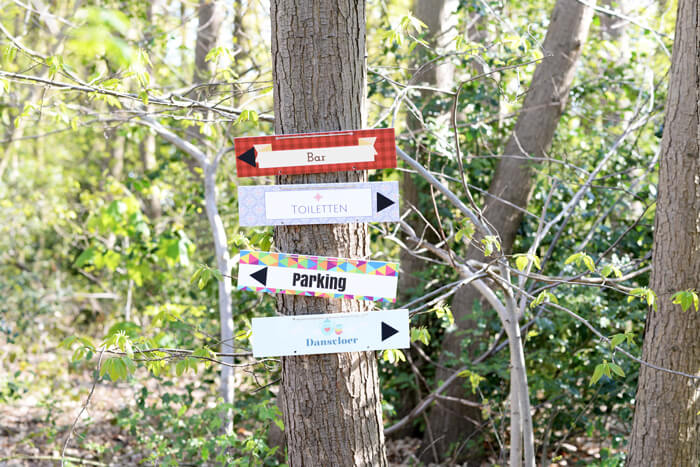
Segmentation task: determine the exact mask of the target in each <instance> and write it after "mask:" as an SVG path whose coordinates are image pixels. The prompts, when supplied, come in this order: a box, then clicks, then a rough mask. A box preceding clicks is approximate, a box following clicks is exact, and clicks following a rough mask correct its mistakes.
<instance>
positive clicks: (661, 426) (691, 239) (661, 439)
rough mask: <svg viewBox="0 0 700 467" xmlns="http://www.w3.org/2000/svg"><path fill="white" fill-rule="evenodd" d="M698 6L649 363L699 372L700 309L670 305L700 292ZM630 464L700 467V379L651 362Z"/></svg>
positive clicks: (666, 194) (660, 240) (669, 169)
mask: <svg viewBox="0 0 700 467" xmlns="http://www.w3.org/2000/svg"><path fill="white" fill-rule="evenodd" d="M698 41H700V11H699V6H698V0H680V2H679V5H678V17H677V20H676V38H675V42H674V45H673V59H672V62H673V63H672V65H671V76H670V86H669V94H668V101H667V103H666V122H665V125H664V135H663V140H662V143H661V146H662V149H661V162H660V167H659V188H658V192H659V195H658V199H657V203H656V220H655V223H654V256H653V260H652V261H653V272H652V277H651V288H652V290H654V291H655V292H656V294H657V295H658V310H657V311H654V310H649V312H648V315H647V321H646V330H645V335H644V347H643V358H644V360H645V361H647V362H649V363H652V364H655V365H658V366H662V367H665V368H670V369H673V370H677V371H683V372H685V373H690V374H695V375H699V376H700V312H696V311H695V310H693V309H691V310H688V311H686V312H683V311H682V310H681V307H680V305H674V304H673V303H671V295H672V294H673V293H675V292H678V291H682V290H688V289H695V291H700V151H699V150H698V142H699V141H700V125H699V124H698V110H699V109H698V98H699V97H700V84H699V83H698V76H700V74H699V73H700V48H699V42H698ZM627 465H628V466H634V467H636V466H645V467H656V466H659V467H661V466H669V465H673V466H678V467H697V466H698V465H700V383H698V381H697V380H696V381H690V380H688V379H687V378H683V377H680V376H675V375H671V374H668V373H664V372H660V371H657V370H654V369H652V368H648V367H646V366H642V367H641V369H640V371H639V385H638V388H637V400H636V406H635V415H634V426H633V428H632V434H631V438H630V448H629V457H628V461H627Z"/></svg>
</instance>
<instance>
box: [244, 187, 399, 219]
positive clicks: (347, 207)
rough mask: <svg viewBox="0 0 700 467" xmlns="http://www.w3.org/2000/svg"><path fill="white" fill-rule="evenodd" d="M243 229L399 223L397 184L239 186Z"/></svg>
mask: <svg viewBox="0 0 700 467" xmlns="http://www.w3.org/2000/svg"><path fill="white" fill-rule="evenodd" d="M238 212H239V221H240V225H241V226H247V227H250V226H258V225H301V224H348V223H352V222H397V221H398V220H399V184H398V182H368V183H317V184H309V185H253V186H239V187H238Z"/></svg>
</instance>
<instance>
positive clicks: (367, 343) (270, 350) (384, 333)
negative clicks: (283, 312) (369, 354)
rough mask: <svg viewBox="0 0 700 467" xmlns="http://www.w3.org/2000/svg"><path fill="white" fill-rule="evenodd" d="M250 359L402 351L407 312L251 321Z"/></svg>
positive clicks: (406, 333)
mask: <svg viewBox="0 0 700 467" xmlns="http://www.w3.org/2000/svg"><path fill="white" fill-rule="evenodd" d="M251 339H252V342H253V356H254V357H280V356H289V355H311V354H327V353H340V352H362V351H368V350H385V349H405V348H408V347H409V346H410V345H411V343H410V334H409V329H408V310H378V311H366V312H360V313H329V314H321V315H298V316H275V317H272V318H253V334H252V337H251Z"/></svg>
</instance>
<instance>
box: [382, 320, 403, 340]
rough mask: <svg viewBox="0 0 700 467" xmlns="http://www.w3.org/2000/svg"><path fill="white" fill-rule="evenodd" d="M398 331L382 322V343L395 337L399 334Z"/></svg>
mask: <svg viewBox="0 0 700 467" xmlns="http://www.w3.org/2000/svg"><path fill="white" fill-rule="evenodd" d="M398 332H399V330H398V329H394V328H392V327H391V326H389V325H388V324H386V323H385V322H384V321H382V342H384V341H385V340H387V339H388V338H390V337H391V336H393V335H394V334H396V333H398Z"/></svg>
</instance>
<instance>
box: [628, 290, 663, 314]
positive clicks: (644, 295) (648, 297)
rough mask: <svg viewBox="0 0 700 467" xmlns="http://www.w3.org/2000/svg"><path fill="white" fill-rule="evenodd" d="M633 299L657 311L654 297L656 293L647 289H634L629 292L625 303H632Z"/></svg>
mask: <svg viewBox="0 0 700 467" xmlns="http://www.w3.org/2000/svg"><path fill="white" fill-rule="evenodd" d="M635 298H639V299H640V300H645V301H646V302H647V305H649V306H650V307H652V308H653V309H654V310H655V311H656V310H658V308H659V305H658V299H657V297H656V292H654V291H653V290H651V289H650V288H649V287H636V288H634V289H632V290H630V291H629V297H627V303H630V302H632V300H634V299H635Z"/></svg>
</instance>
